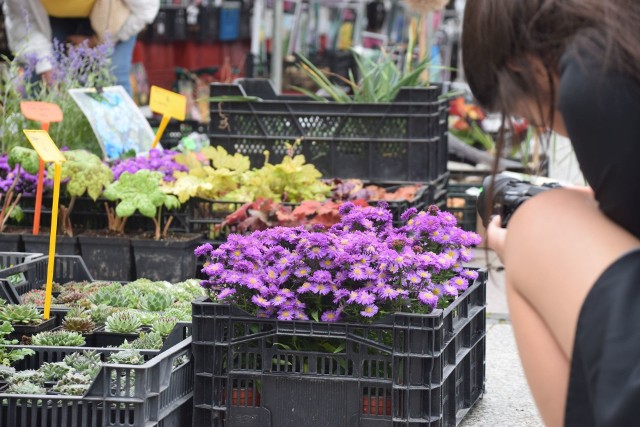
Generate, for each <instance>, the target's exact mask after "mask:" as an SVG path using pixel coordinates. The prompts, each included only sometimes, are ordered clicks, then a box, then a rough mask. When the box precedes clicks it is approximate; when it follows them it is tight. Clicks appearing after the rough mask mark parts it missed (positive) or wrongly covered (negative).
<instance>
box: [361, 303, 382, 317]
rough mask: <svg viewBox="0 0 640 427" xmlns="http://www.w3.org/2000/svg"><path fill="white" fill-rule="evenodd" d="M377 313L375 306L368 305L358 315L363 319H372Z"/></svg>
mask: <svg viewBox="0 0 640 427" xmlns="http://www.w3.org/2000/svg"><path fill="white" fill-rule="evenodd" d="M377 312H378V306H377V305H375V304H370V305H367V306H366V307H365V308H364V309H363V310H362V311H361V312H360V314H361V315H362V316H363V317H373V316H375V315H376V313H377Z"/></svg>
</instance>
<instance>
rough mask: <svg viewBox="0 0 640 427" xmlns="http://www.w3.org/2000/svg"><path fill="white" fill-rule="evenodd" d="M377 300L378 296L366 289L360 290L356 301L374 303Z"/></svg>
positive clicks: (364, 303) (365, 303)
mask: <svg viewBox="0 0 640 427" xmlns="http://www.w3.org/2000/svg"><path fill="white" fill-rule="evenodd" d="M375 300H376V297H375V296H374V295H372V294H370V293H369V292H366V291H360V292H358V296H357V297H356V301H357V302H358V303H359V304H362V305H369V304H373V303H374V302H375Z"/></svg>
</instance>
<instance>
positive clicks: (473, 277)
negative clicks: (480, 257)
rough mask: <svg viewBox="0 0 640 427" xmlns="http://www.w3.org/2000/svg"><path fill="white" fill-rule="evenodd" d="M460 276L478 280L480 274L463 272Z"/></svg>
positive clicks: (470, 271) (473, 271) (468, 271)
mask: <svg viewBox="0 0 640 427" xmlns="http://www.w3.org/2000/svg"><path fill="white" fill-rule="evenodd" d="M460 275H461V276H462V277H464V278H466V279H469V280H476V279H477V278H478V272H477V271H475V270H463V271H462V272H461V273H460Z"/></svg>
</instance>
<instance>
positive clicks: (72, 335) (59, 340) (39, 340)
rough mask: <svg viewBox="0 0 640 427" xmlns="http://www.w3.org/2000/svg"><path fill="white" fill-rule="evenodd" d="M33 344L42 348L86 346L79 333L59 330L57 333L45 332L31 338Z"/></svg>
mask: <svg viewBox="0 0 640 427" xmlns="http://www.w3.org/2000/svg"><path fill="white" fill-rule="evenodd" d="M31 344H32V345H37V346H42V347H52V346H56V347H59V346H65V347H79V346H82V345H85V344H86V341H85V339H84V337H83V336H82V334H81V333H79V332H75V331H67V330H64V329H58V330H56V331H44V332H40V333H38V334H35V335H33V336H32V337H31Z"/></svg>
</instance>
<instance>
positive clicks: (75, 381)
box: [51, 372, 93, 396]
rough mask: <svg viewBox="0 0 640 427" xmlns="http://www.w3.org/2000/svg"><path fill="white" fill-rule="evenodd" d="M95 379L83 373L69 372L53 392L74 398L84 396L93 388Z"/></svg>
mask: <svg viewBox="0 0 640 427" xmlns="http://www.w3.org/2000/svg"><path fill="white" fill-rule="evenodd" d="M92 381H93V377H91V376H89V375H86V374H83V373H81V372H69V373H67V374H65V375H64V376H63V377H62V379H61V380H60V381H58V382H57V384H56V385H54V386H53V387H52V388H51V390H53V391H55V392H57V393H61V394H68V395H72V396H82V395H83V394H85V393H86V391H87V390H88V389H89V387H90V386H91V382H92Z"/></svg>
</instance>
